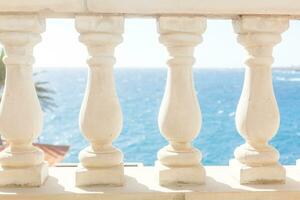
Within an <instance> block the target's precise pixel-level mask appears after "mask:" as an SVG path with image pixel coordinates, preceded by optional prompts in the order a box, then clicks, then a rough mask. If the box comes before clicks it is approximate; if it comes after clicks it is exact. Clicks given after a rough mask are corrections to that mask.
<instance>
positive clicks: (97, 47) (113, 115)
mask: <svg viewBox="0 0 300 200" xmlns="http://www.w3.org/2000/svg"><path fill="white" fill-rule="evenodd" d="M76 28H77V30H78V32H79V33H80V41H81V42H82V43H84V44H85V45H86V46H87V49H88V52H89V54H90V56H91V58H90V59H89V60H88V64H89V75H88V83H87V88H86V93H85V96H84V100H83V103H82V107H81V111H80V120H79V121H80V129H81V131H82V133H83V135H84V136H85V138H86V139H87V140H88V141H89V142H90V143H91V144H90V146H89V147H87V148H85V149H83V150H82V151H81V152H80V154H79V160H80V163H81V166H79V167H78V169H77V172H76V185H77V186H82V185H97V184H101V185H122V184H123V181H124V167H123V154H122V152H121V151H120V150H119V149H117V148H115V147H114V146H112V141H113V140H114V139H116V138H117V137H118V135H119V134H120V132H121V129H122V111H121V107H120V104H119V100H118V97H117V94H116V91H115V85H114V75H113V65H114V64H115V58H114V50H115V47H116V46H117V45H118V44H119V43H121V42H122V33H123V29H124V18H123V17H121V16H77V17H76Z"/></svg>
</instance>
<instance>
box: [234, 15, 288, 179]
mask: <svg viewBox="0 0 300 200" xmlns="http://www.w3.org/2000/svg"><path fill="white" fill-rule="evenodd" d="M288 24H289V23H288V18H287V17H269V16H264V17H257V16H242V17H240V18H238V19H236V20H234V21H233V26H234V30H235V32H236V33H237V34H238V41H239V43H241V44H242V45H243V46H244V47H245V49H246V50H247V51H248V54H249V56H248V59H247V61H246V65H247V67H246V71H245V80H244V87H243V91H242V94H241V97H240V101H239V104H238V107H237V111H236V127H237V130H238V132H239V133H240V135H241V136H242V137H243V138H244V139H245V140H246V143H245V144H243V145H241V146H239V147H238V148H236V150H235V152H234V155H235V159H234V160H231V161H230V167H231V168H232V171H233V173H234V176H235V177H236V178H238V179H239V181H240V183H274V182H279V183H283V182H284V181H285V169H284V168H283V167H282V166H281V165H280V164H279V163H278V159H279V153H278V151H277V150H276V149H275V148H274V147H272V146H271V145H270V144H268V142H269V140H270V139H271V138H272V137H273V136H274V135H275V134H276V132H277V130H278V128H279V121H280V120H279V118H280V117H279V110H278V106H277V102H276V99H275V96H274V92H273V85H272V69H271V65H272V63H273V57H272V52H273V47H274V46H275V45H276V44H278V43H279V42H280V41H281V36H280V35H281V33H282V32H284V31H285V30H286V29H287V28H288Z"/></svg>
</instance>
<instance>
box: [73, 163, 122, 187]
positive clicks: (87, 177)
mask: <svg viewBox="0 0 300 200" xmlns="http://www.w3.org/2000/svg"><path fill="white" fill-rule="evenodd" d="M123 183H124V166H123V164H121V165H118V166H114V167H109V168H108V167H107V168H85V167H83V166H82V165H79V166H78V168H77V170H76V186H88V185H110V186H122V185H123Z"/></svg>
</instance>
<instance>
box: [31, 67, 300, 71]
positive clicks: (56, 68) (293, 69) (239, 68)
mask: <svg viewBox="0 0 300 200" xmlns="http://www.w3.org/2000/svg"><path fill="white" fill-rule="evenodd" d="M59 69H64V70H65V69H70V70H74V69H88V67H34V70H59ZM115 69H116V70H120V69H121V70H126V69H129V70H130V69H134V70H166V69H168V68H167V67H115ZM193 69H196V70H199V69H205V70H242V69H244V67H194V68H193ZM272 69H274V70H286V71H300V66H290V67H276V66H275V67H272Z"/></svg>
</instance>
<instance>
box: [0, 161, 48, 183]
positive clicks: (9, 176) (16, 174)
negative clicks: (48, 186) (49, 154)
mask: <svg viewBox="0 0 300 200" xmlns="http://www.w3.org/2000/svg"><path fill="white" fill-rule="evenodd" d="M47 177H48V164H47V163H42V164H40V165H38V166H32V167H26V168H12V167H5V168H3V167H1V168H0V187H8V186H21V187H38V186H41V185H42V184H43V183H44V182H45V180H46V179H47Z"/></svg>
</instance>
